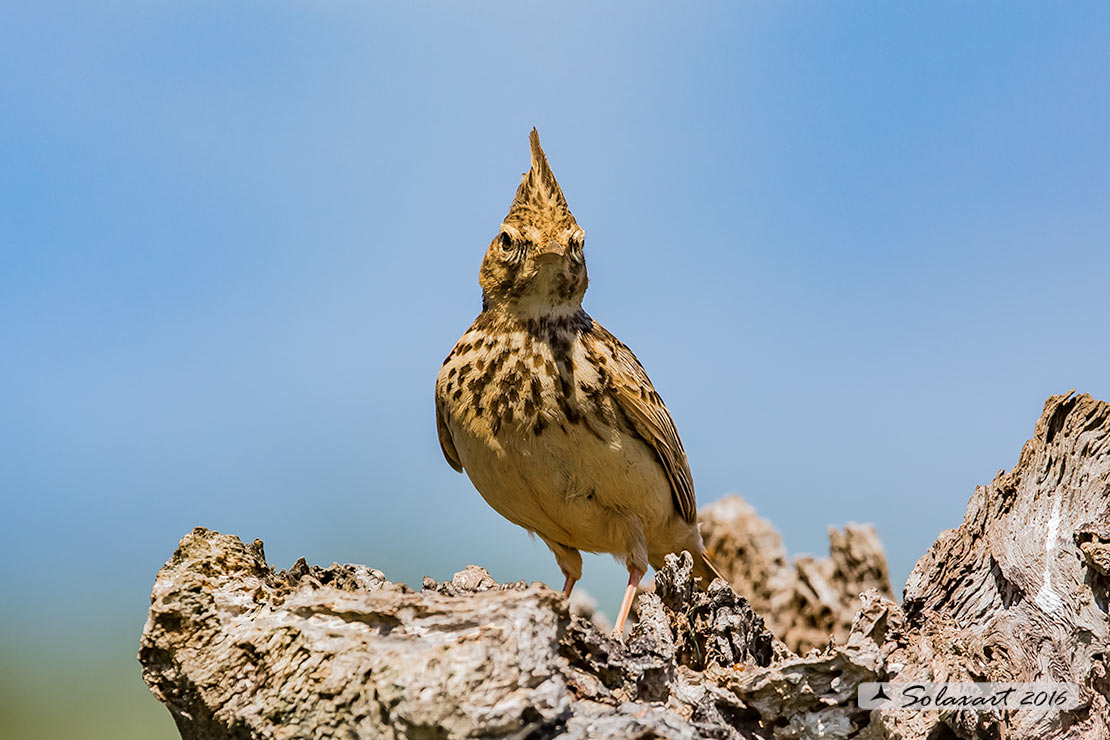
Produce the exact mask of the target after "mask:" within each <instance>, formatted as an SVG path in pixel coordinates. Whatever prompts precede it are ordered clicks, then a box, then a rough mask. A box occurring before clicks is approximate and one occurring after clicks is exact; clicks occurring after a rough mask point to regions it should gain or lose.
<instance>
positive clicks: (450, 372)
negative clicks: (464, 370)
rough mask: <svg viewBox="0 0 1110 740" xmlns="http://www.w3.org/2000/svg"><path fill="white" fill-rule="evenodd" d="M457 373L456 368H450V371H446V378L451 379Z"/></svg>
mask: <svg viewBox="0 0 1110 740" xmlns="http://www.w3.org/2000/svg"><path fill="white" fill-rule="evenodd" d="M457 371H458V368H457V367H453V368H451V369H450V370H448V371H447V377H448V378H453V377H455V373H456V372H457Z"/></svg>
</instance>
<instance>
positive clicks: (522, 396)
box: [436, 129, 719, 634]
mask: <svg viewBox="0 0 1110 740" xmlns="http://www.w3.org/2000/svg"><path fill="white" fill-rule="evenodd" d="M530 139H531V144H532V167H531V169H530V170H529V171H528V172H526V173H525V174H524V177H523V179H522V180H521V183H520V187H519V188H518V189H517V192H516V197H515V198H514V199H513V204H512V207H511V208H510V210H509V215H508V216H506V217H505V220H504V222H503V223H502V224H501V229H500V231H499V233H498V234H497V236H496V237H495V238H494V239H493V242H492V243H491V244H490V245H489V248H488V249H487V250H486V255H485V258H484V259H483V260H482V267H481V271H480V272H479V278H478V282H479V283H480V284H481V286H482V312H481V313H480V314H479V315H478V318H476V319H475V320H474V323H473V324H472V325H471V326H470V328H469V329H467V331H466V333H465V334H463V335H462V338H461V339H459V341H458V344H456V345H455V348H454V349H453V350H451V354H449V355H448V356H447V359H446V360H445V361H444V363H443V367H442V368H441V369H440V371H439V376H438V377H437V378H436V425H437V427H438V431H439V442H440V445H441V446H442V448H443V454H444V456H445V457H446V458H447V462H448V463H450V464H451V467H453V468H454V469H455V470H457V471H459V472H462V471H463V470H465V471H466V473H467V475H469V476H470V480H471V482H472V483H473V484H474V487H475V488H477V489H478V491H479V493H481V494H482V497H483V498H484V499H485V500H486V502H487V503H489V505H490V506H492V507H493V508H494V509H495V510H496V511H497V512H498V513H500V514H501V515H502V516H504V517H505V518H506V519H508V520H509V521H511V522H513V523H515V524H518V525H520V526H521V527H524V528H525V529H527V530H528V531H529V532H534V533H535V534H537V535H539V537H540V538H541V539H542V540H543V541H544V543H546V544H547V546H548V547H549V548H551V551H552V552H553V553H555V560H556V561H557V562H558V563H559V568H560V569H562V571H563V574H564V575H565V576H566V583H565V585H564V593H566V594H567V595H569V594H570V591H571V589H572V588H573V587H574V583H575V581H577V580H578V579H579V578H580V577H581V576H582V556H581V555H580V554H579V551H580V550H586V551H587V552H608V553H612V554H613V555H614V556H616V558H617V559H618V560H620V561H622V562H623V563H624V564H625V565H626V566H627V567H628V588H627V589H626V590H625V595H624V599H623V600H622V602H621V606H620V613H619V614H618V616H617V621H616V628H615V629H614V633H615V634H620V632H621V629H622V627H623V625H624V621H625V618H626V617H627V616H628V610H629V608H630V607H631V605H632V597H633V595H634V593H635V590H636V587H637V586H638V585H639V582H640V579H641V578H642V577H643V575H644V572H645V571H646V570H647V567H648V565H649V564H650V565H651V566H653V567H656V568H658V567H660V566H661V565H662V564H663V556H664V555H666V554H667V553H672V552H680V551H682V550H689V551H690V553H691V554H692V555H693V556H694V564H695V565H694V573H695V575H697V576H700V577H701V579H702V584H703V586H708V584H709V581H710V580H712V578H713V577H715V576H718V575H719V574H718V573H717V571H716V569H715V568H714V567H713V565H712V564H711V563H710V561H709V559H708V557H707V556H706V553H705V547H704V545H703V544H702V540H701V534H700V533H699V531H698V524H697V506H696V503H695V500H694V484H693V480H692V479H691V476H690V467H689V464H688V463H687V461H686V453H685V451H684V450H683V449H682V442H681V441H680V440H679V438H678V431H677V430H676V429H675V425H674V422H673V421H672V420H671V415H670V414H669V413H668V412H667V407H666V406H665V405H664V404H663V400H662V399H661V398H660V397H659V394H658V393H656V392H655V389H654V388H653V387H652V385H651V381H650V380H649V379H648V376H647V373H646V372H644V368H643V367H642V366H641V365H640V362H639V361H638V360H637V359H636V356H635V355H633V354H632V351H631V350H630V349H628V347H626V346H624V345H623V344H622V343H621V342H620V340H618V339H617V338H616V337H614V336H613V335H612V334H610V333H609V332H608V331H606V330H605V329H604V328H603V327H602V326H601V324H599V323H597V322H596V321H595V320H593V319H592V318H590V316H589V315H588V314H587V313H586V312H585V311H584V310H582V296H583V294H585V292H586V283H587V279H586V262H585V258H584V256H583V253H582V243H583V238H584V236H585V235H584V233H583V231H582V229H580V228H579V227H578V224H577V223H576V222H575V220H574V216H572V215H571V213H570V209H569V208H568V207H567V202H566V199H565V198H564V197H563V192H562V190H561V189H560V188H559V184H558V183H557V182H556V181H555V175H554V174H553V173H552V172H551V168H550V167H549V166H548V164H547V158H546V157H545V156H544V153H543V150H542V149H541V148H540V140H539V135H538V134H537V133H536V130H535V129H533V130H532V133H531V136H530Z"/></svg>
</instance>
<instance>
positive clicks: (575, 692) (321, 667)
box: [139, 394, 1110, 740]
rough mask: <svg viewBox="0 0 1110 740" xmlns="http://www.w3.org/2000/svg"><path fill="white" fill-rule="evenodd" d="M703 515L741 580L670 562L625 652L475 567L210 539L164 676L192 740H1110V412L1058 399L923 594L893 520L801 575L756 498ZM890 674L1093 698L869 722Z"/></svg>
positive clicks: (170, 577)
mask: <svg viewBox="0 0 1110 740" xmlns="http://www.w3.org/2000/svg"><path fill="white" fill-rule="evenodd" d="M705 519H706V530H707V535H708V536H707V538H706V539H707V544H708V546H709V547H710V549H711V550H712V551H713V552H714V554H715V555H716V556H717V557H718V559H719V560H721V561H722V563H723V566H724V567H723V569H724V570H725V572H726V575H728V576H729V577H730V579H731V580H732V581H733V583H734V585H735V586H736V590H735V591H734V590H733V588H732V587H730V586H729V585H727V584H725V583H724V582H723V581H717V582H715V583H714V584H713V585H712V586H710V588H709V589H708V591H704V592H703V591H699V590H697V589H695V588H694V585H693V580H692V577H691V567H692V561H691V559H690V556H689V554H687V553H683V554H682V555H677V556H669V557H668V558H667V563H666V565H665V567H664V568H663V569H662V570H660V571H659V572H658V573H657V574H656V578H655V587H654V589H652V590H650V591H648V592H645V593H643V594H641V595H640V596H639V597H638V601H637V614H638V621H637V623H636V625H635V627H634V629H633V630H632V633H631V635H630V636H629V637H627V638H626V641H625V642H620V641H617V640H614V639H612V638H610V637H608V636H607V635H606V634H605V633H603V632H602V631H601V630H599V629H598V628H597V627H596V626H595V625H594V624H593V623H592V622H591V621H589V620H588V619H585V618H583V617H581V616H578V615H575V614H572V613H571V612H570V611H569V610H568V605H567V602H566V600H565V599H563V598H562V596H561V595H560V594H559V593H558V592H556V591H552V590H551V589H549V588H547V587H546V586H543V585H542V584H538V583H534V584H527V583H524V582H520V583H512V584H502V583H498V582H496V581H495V580H494V579H493V578H491V577H490V576H489V574H488V573H487V572H485V571H484V570H483V569H481V568H478V567H475V566H470V567H468V568H467V569H465V570H463V571H460V572H459V573H457V574H456V575H455V577H454V578H453V579H452V580H451V581H448V582H444V583H436V582H435V581H432V580H430V579H426V580H425V583H424V587H423V589H422V590H421V591H419V592H417V591H413V590H412V589H410V588H408V587H407V586H404V585H403V584H395V583H390V582H389V581H388V580H387V579H386V577H385V575H384V574H382V573H381V572H380V571H377V570H374V569H372V568H368V567H366V566H361V565H332V566H330V567H328V568H320V567H315V566H308V565H306V564H305V563H304V561H303V560H302V561H299V562H298V563H297V564H296V565H295V566H294V567H293V568H291V569H290V570H288V571H281V572H277V571H275V570H274V569H273V568H272V567H271V566H269V565H268V564H267V562H266V559H265V555H264V552H263V547H262V543H261V542H260V541H257V540H256V541H255V542H254V543H251V544H245V543H243V542H242V541H240V540H239V539H238V538H236V537H234V536H231V535H226V534H219V533H216V532H212V531H209V530H206V529H202V528H198V529H196V530H194V531H193V532H191V533H189V534H187V535H186V536H185V537H184V538H183V539H182V540H181V542H180V544H179V545H178V548H177V550H176V552H175V553H174V554H173V556H172V557H171V558H170V560H169V561H168V562H167V563H166V564H165V566H164V567H163V568H162V569H161V571H160V572H159V574H158V577H157V580H156V582H155V585H154V590H153V593H152V596H151V608H150V612H149V615H148V619H147V623H146V626H145V628H144V630H143V637H142V644H141V649H140V653H139V660H140V663H141V664H142V670H143V677H144V679H145V680H146V682H147V684H148V686H150V689H151V691H152V692H153V693H154V695H155V696H156V697H157V698H158V699H159V700H160V701H162V702H163V703H165V704H166V706H167V707H168V709H169V710H170V712H171V714H172V715H173V717H174V719H175V721H176V722H177V726H178V728H179V729H180V732H181V735H182V737H183V738H186V739H187V740H216V739H219V740H224V739H230V738H238V739H246V738H568V739H569V738H622V739H623V738H655V737H664V738H682V739H685V738H690V739H693V738H749V739H750V738H760V739H766V740H771V739H774V740H787V739H794V738H797V739H801V738H818V737H820V738H861V739H863V740H877V739H878V738H929V739H930V740H944V739H946V738H983V739H984V740H985V739H986V738H1007V739H1025V738H1039V739H1045V738H1069V739H1071V740H1078V739H1079V738H1083V739H1088V740H1095V739H1096V738H1107V737H1110V703H1108V697H1110V678H1108V675H1107V654H1108V653H1110V622H1108V618H1107V605H1108V593H1110V405H1108V404H1106V403H1103V402H1098V401H1095V400H1093V399H1092V398H1090V397H1089V396H1073V395H1071V394H1067V395H1064V396H1054V397H1052V398H1050V399H1049V400H1048V402H1047V403H1046V404H1045V410H1044V414H1043V415H1042V416H1041V419H1040V420H1039V421H1038V422H1037V425H1036V428H1035V431H1034V435H1033V438H1032V439H1030V440H1029V441H1028V442H1027V443H1026V444H1025V446H1024V448H1023V450H1022V452H1021V456H1020V459H1019V461H1018V463H1017V465H1016V466H1015V467H1014V468H1013V469H1012V470H1010V471H1009V472H1006V473H999V475H998V476H997V477H996V478H995V479H994V481H992V482H991V483H990V484H989V485H987V486H981V487H979V488H978V489H976V491H975V494H974V495H973V496H972V499H971V502H970V503H969V505H968V507H967V512H966V514H965V517H964V521H963V523H962V524H961V525H960V526H959V527H957V528H956V529H952V530H948V531H946V532H943V533H941V535H940V537H939V539H938V540H937V542H936V543H935V544H934V545H933V547H932V548H930V550H929V552H928V553H926V555H925V556H923V557H922V558H921V560H920V561H919V562H918V563H917V566H916V567H915V568H914V571H913V573H912V575H911V576H910V579H909V581H908V583H907V584H906V589H905V601H904V604H903V605H902V606H899V605H897V604H895V603H894V602H893V601H892V600H891V599H890V598H889V596H890V594H889V586H888V585H887V577H886V565H885V561H883V559H882V555H881V548H880V546H879V543H878V539H877V537H875V536H874V532H873V530H869V529H867V528H859V527H849V528H847V529H845V530H844V531H843V532H842V533H841V532H839V531H834V532H833V533H830V540H831V547H830V551H831V552H830V558H829V559H828V560H822V561H818V560H813V559H808V560H799V561H797V562H795V563H794V564H793V565H792V566H791V565H789V564H787V563H786V559H785V554H784V553H783V552H782V548H781V542H779V541H778V539H777V535H774V532H773V530H771V529H770V527H769V525H766V523H765V522H762V521H761V520H758V518H757V517H755V516H754V513H753V512H751V511H750V508H748V507H746V505H744V504H743V502H740V501H739V499H736V500H727V501H725V502H724V503H722V504H720V505H719V506H717V507H710V509H709V510H707V512H706V516H705ZM738 591H739V592H740V594H744V595H740V594H738V593H737V592H738ZM861 591H862V593H860V592H861ZM745 596H747V598H745ZM749 600H750V601H749ZM848 613H851V614H852V618H851V621H850V625H849V624H846V622H848V618H847V616H846V615H847V614H848ZM765 618H766V622H765ZM768 627H770V629H769V628H768ZM776 635H777V636H778V637H776ZM791 647H795V648H798V649H800V650H806V651H808V652H806V654H805V655H799V654H798V653H797V652H795V651H794V650H792V649H791ZM874 680H883V681H902V680H937V681H963V680H980V681H982V680H995V681H1011V682H1013V681H1033V680H1052V681H1065V682H1074V683H1077V684H1079V685H1080V686H1081V687H1082V706H1081V707H1080V708H1079V709H1077V710H1069V711H1049V710H1045V711H1041V712H995V713H977V712H968V711H945V712H938V711H930V712H908V711H901V712H887V711H884V712H878V711H872V712H868V711H865V710H861V709H859V708H858V706H857V703H856V690H857V687H858V686H859V684H860V683H861V682H864V681H874Z"/></svg>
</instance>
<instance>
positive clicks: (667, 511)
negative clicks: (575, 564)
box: [453, 427, 674, 554]
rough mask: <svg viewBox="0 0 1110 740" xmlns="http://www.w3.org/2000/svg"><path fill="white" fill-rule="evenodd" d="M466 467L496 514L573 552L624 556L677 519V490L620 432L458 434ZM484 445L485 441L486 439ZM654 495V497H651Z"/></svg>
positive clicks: (643, 451) (513, 430)
mask: <svg viewBox="0 0 1110 740" xmlns="http://www.w3.org/2000/svg"><path fill="white" fill-rule="evenodd" d="M453 435H454V438H455V445H456V447H457V449H458V451H459V455H460V457H461V458H462V463H463V467H464V469H465V470H466V472H467V475H468V476H469V477H470V480H471V482H473V484H474V487H475V488H477V489H478V491H479V492H480V493H481V494H482V497H483V498H484V499H485V500H486V502H487V503H488V504H489V505H490V506H491V507H493V509H494V510H495V511H497V512H498V513H499V514H501V515H502V516H504V517H505V518H506V519H508V520H509V521H511V522H513V523H515V524H517V525H519V526H521V527H524V528H525V529H528V530H529V531H532V532H535V533H536V534H538V535H539V536H541V537H543V538H546V539H548V540H551V541H553V542H555V543H557V544H560V545H564V546H566V547H572V548H574V549H577V550H583V551H586V552H609V553H615V554H620V553H623V552H627V551H628V550H629V549H631V547H632V545H633V543H632V542H631V541H630V540H631V539H632V538H634V537H635V536H636V534H635V532H636V530H637V529H639V530H640V531H641V532H642V531H645V530H649V531H650V530H652V529H655V528H657V527H660V526H665V524H666V522H667V521H668V520H670V519H671V518H673V513H674V506H673V504H672V502H671V498H670V487H669V484H668V482H667V479H666V477H665V476H664V474H663V472H662V469H661V468H660V467H659V464H658V462H657V461H656V460H655V458H654V455H653V453H652V452H651V450H650V449H649V448H648V447H647V446H646V445H644V444H643V443H642V442H641V441H639V440H638V439H635V438H633V437H630V436H628V435H626V434H623V433H620V432H613V433H612V434H611V436H610V438H609V439H605V440H603V439H600V438H598V437H596V436H594V435H588V436H585V438H584V436H583V435H578V436H576V437H574V438H572V437H570V436H569V435H568V434H566V433H565V432H563V431H562V430H561V429H559V428H558V427H554V428H550V429H547V430H545V431H544V432H543V434H542V435H538V436H537V435H535V434H534V433H533V432H532V430H531V429H517V428H510V429H502V430H501V431H500V434H498V435H497V436H496V437H488V436H485V435H483V436H482V437H480V436H478V435H473V434H468V433H467V430H465V429H459V430H457V432H453ZM483 437H484V438H483ZM645 494H647V495H645Z"/></svg>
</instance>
